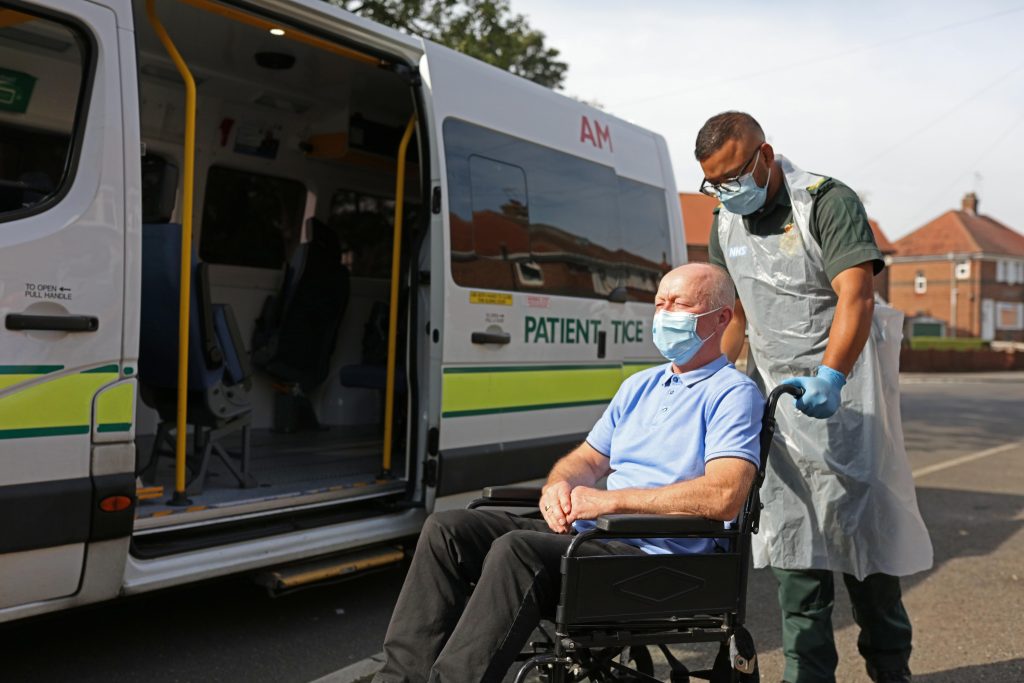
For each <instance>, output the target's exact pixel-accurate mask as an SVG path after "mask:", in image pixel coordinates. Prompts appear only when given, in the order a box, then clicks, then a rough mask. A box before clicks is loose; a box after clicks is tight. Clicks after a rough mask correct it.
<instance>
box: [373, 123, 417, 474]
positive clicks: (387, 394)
mask: <svg viewBox="0 0 1024 683" xmlns="http://www.w3.org/2000/svg"><path fill="white" fill-rule="evenodd" d="M415 130H416V115H415V114H413V115H412V116H410V117H409V123H408V124H407V125H406V126H405V133H404V134H403V135H402V142H401V144H399V145H398V178H397V180H396V181H395V228H394V235H393V240H394V241H393V242H392V245H391V302H390V305H389V306H388V364H387V381H386V383H385V385H384V461H383V464H382V466H381V467H382V469H383V471H384V472H387V471H388V470H390V469H391V440H392V435H393V432H394V425H395V347H396V346H397V338H396V337H397V336H398V288H399V285H400V279H399V278H400V275H401V273H400V272H399V269H400V266H401V260H402V210H403V209H404V208H405V154H406V152H407V151H408V149H409V140H411V139H412V134H413V131H415Z"/></svg>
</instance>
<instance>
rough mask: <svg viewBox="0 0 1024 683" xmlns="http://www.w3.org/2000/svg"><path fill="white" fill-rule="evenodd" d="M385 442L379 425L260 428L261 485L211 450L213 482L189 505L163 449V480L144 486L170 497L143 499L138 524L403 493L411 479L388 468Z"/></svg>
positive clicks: (256, 434) (254, 449)
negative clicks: (175, 499)
mask: <svg viewBox="0 0 1024 683" xmlns="http://www.w3.org/2000/svg"><path fill="white" fill-rule="evenodd" d="M153 439H154V437H153V436H142V437H139V438H138V440H137V443H136V446H137V448H138V451H139V453H140V454H143V457H148V454H149V452H150V450H151V448H152V444H153ZM237 441H238V439H237V437H236V438H234V439H227V440H226V442H225V443H224V446H225V448H226V449H228V450H229V451H232V450H233V449H234V448H237ZM381 443H382V440H381V437H380V431H379V429H372V430H360V429H358V428H352V427H330V428H325V429H321V430H318V431H304V432H298V433H294V434H280V433H275V432H272V431H271V430H269V429H253V430H252V436H251V453H250V456H249V471H250V474H251V475H252V477H253V478H254V479H255V483H256V485H255V486H253V487H250V488H242V487H241V486H239V484H238V481H237V480H236V479H235V477H234V475H232V473H231V472H230V471H229V470H228V469H227V468H226V467H225V466H224V464H223V463H222V462H221V460H220V458H218V457H216V456H215V455H211V456H210V463H209V472H208V475H207V479H206V486H205V487H204V488H203V490H202V491H201V492H199V493H195V494H189V496H188V498H189V500H190V504H189V505H187V506H173V505H170V504H169V502H170V498H171V494H172V493H173V492H174V458H173V457H172V456H170V455H162V456H161V457H160V461H159V464H158V465H157V469H156V476H155V481H144V482H142V485H143V486H154V485H160V486H163V495H162V496H160V497H159V498H154V499H150V500H142V501H140V502H139V505H138V507H137V508H136V512H135V518H136V524H135V527H136V529H137V530H138V529H142V528H153V527H158V526H167V525H170V524H180V523H182V522H184V521H185V520H184V519H183V516H184V515H187V516H188V517H189V518H190V520H189V521H191V520H192V519H194V520H197V521H198V520H205V519H216V518H218V517H227V516H235V515H238V514H244V513H248V512H262V511H267V510H275V509H279V508H281V507H293V506H297V505H304V504H313V503H318V502H325V501H333V500H341V499H349V498H352V499H355V498H368V497H376V496H383V495H389V494H392V495H393V494H395V493H399V492H402V491H404V490H405V481H404V480H402V479H397V478H388V477H384V476H382V474H381ZM190 447H191V444H190ZM236 462H237V461H236Z"/></svg>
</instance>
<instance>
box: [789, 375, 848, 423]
mask: <svg viewBox="0 0 1024 683" xmlns="http://www.w3.org/2000/svg"><path fill="white" fill-rule="evenodd" d="M782 383H783V384H791V385H793V386H795V387H800V388H801V389H803V390H804V395H803V396H801V397H800V398H798V399H797V400H796V407H797V409H798V410H800V412H802V413H804V414H805V415H810V416H811V417H817V418H819V419H824V418H826V417H832V415H834V414H835V412H836V411H837V410H839V400H840V391H841V390H842V388H843V385H845V384H846V375H844V374H843V373H841V372H839V371H838V370H833V369H832V368H830V367H828V366H827V365H822V366H820V367H819V368H818V373H817V374H816V375H815V376H814V377H790V378H789V379H787V380H785V381H784V382H782Z"/></svg>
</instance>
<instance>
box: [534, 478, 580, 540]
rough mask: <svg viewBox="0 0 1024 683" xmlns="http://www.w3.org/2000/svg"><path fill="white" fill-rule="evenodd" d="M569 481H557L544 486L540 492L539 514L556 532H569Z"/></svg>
mask: <svg viewBox="0 0 1024 683" xmlns="http://www.w3.org/2000/svg"><path fill="white" fill-rule="evenodd" d="M571 490H572V489H570V488H569V482H567V481H557V482H555V483H554V484H549V485H547V486H545V487H544V489H543V491H542V492H541V494H540V514H541V515H542V516H543V517H544V521H545V522H547V523H548V527H550V528H551V530H552V531H554V532H555V533H556V534H567V533H569V529H570V526H571V525H572V522H571V521H570V520H569V514H570V513H571V512H572V502H571V497H570V493H571Z"/></svg>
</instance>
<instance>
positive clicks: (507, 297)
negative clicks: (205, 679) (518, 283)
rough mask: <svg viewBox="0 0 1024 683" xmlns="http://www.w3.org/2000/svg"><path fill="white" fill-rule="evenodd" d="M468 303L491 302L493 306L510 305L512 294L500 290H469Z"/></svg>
mask: <svg viewBox="0 0 1024 683" xmlns="http://www.w3.org/2000/svg"><path fill="white" fill-rule="evenodd" d="M469 303H471V304H491V305H493V306H511V305H512V295H511V294H503V293H501V292H470V293H469Z"/></svg>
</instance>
